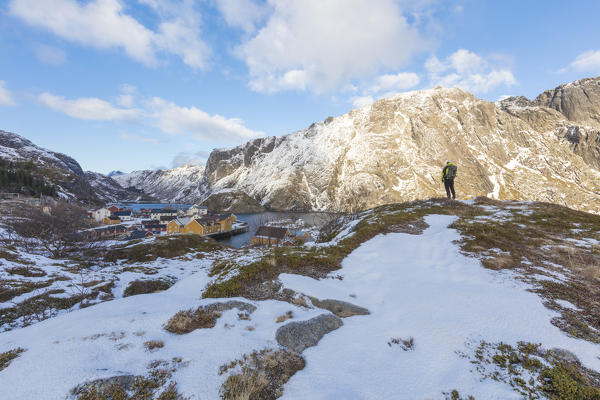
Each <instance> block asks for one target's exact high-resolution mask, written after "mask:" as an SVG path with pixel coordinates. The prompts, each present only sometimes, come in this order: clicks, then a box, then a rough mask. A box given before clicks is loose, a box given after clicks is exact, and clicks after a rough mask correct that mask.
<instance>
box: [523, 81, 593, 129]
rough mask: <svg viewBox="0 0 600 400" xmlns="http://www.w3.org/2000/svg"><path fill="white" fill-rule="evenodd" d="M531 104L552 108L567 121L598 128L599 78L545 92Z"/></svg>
mask: <svg viewBox="0 0 600 400" xmlns="http://www.w3.org/2000/svg"><path fill="white" fill-rule="evenodd" d="M533 104H535V105H539V106H544V107H549V108H553V109H555V110H557V111H559V112H560V113H562V114H563V115H564V116H565V117H567V118H568V119H569V121H573V122H576V123H578V124H582V125H590V126H594V127H596V128H600V77H596V78H587V79H580V80H577V81H575V82H571V83H566V84H564V85H560V86H558V87H556V88H554V89H552V90H546V91H545V92H544V93H542V94H540V95H539V96H538V97H537V98H536V99H535V100H534V101H533Z"/></svg>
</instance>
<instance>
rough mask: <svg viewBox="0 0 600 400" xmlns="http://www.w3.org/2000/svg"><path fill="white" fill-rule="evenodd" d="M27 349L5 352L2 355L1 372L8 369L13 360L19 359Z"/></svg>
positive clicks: (0, 359) (18, 348)
mask: <svg viewBox="0 0 600 400" xmlns="http://www.w3.org/2000/svg"><path fill="white" fill-rule="evenodd" d="M24 351H25V349H22V348H20V347H17V348H16V349H12V350H9V351H5V352H4V353H0V371H2V370H4V369H6V368H7V367H8V366H9V365H10V363H11V362H12V360H14V359H15V358H17V357H19V356H20V355H21V353H22V352H24Z"/></svg>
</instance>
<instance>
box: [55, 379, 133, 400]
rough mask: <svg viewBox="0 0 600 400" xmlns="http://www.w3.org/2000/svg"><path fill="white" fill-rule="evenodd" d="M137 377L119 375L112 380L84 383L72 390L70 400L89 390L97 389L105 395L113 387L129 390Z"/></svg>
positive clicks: (96, 380)
mask: <svg viewBox="0 0 600 400" xmlns="http://www.w3.org/2000/svg"><path fill="white" fill-rule="evenodd" d="M134 378H135V376H133V375H117V376H111V377H110V378H100V379H94V380H93V381H88V382H84V383H82V384H79V385H77V386H75V387H74V388H73V389H71V392H70V396H68V397H67V398H68V399H69V398H70V399H76V398H77V396H79V395H80V394H83V393H85V392H86V391H88V390H89V389H91V388H93V387H95V388H96V390H97V392H98V393H99V394H103V392H104V391H106V390H108V389H109V388H110V387H112V386H120V387H122V388H123V389H125V390H128V389H129V387H130V386H131V383H132V382H133V379H134Z"/></svg>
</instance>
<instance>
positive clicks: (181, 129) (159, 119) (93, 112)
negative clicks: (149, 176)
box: [0, 85, 264, 143]
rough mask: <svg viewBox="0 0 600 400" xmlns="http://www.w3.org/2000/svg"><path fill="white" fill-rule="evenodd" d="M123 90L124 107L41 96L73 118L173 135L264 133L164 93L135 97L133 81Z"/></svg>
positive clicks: (215, 137) (233, 138) (227, 139)
mask: <svg viewBox="0 0 600 400" xmlns="http://www.w3.org/2000/svg"><path fill="white" fill-rule="evenodd" d="M0 87H1V86H0ZM121 93H122V94H121V96H119V97H117V99H116V103H118V104H120V105H121V106H122V107H117V106H115V105H113V104H111V103H110V102H108V101H105V100H102V99H99V98H95V97H91V98H78V99H66V98H64V97H62V96H56V95H53V94H51V93H42V94H40V95H39V96H38V100H39V102H40V103H41V104H43V105H45V106H46V107H48V108H50V109H52V110H54V111H57V112H61V113H63V114H66V115H68V116H70V117H73V118H78V119H84V120H96V121H116V122H136V123H138V124H144V125H147V126H151V127H156V128H158V129H160V130H161V131H163V132H164V133H167V134H169V135H187V136H190V137H193V138H195V139H200V140H205V141H210V142H217V143H219V142H220V143H231V142H237V141H241V140H248V139H254V138H257V137H260V136H264V133H263V132H256V131H253V130H251V129H249V128H247V127H246V126H245V125H244V122H243V121H242V120H240V119H238V118H226V117H223V116H221V115H218V114H215V115H210V114H208V113H207V112H205V111H203V110H200V109H199V108H196V107H194V106H191V107H184V106H179V105H177V104H175V103H173V102H168V101H166V100H164V99H161V98H160V97H153V98H146V99H144V98H142V99H140V100H139V101H137V99H136V98H135V97H133V96H137V90H136V88H135V87H133V86H131V85H122V86H121ZM127 96H132V98H131V99H130V98H129V97H127ZM125 103H127V104H130V106H127V104H125ZM135 103H139V105H140V106H139V107H138V108H133V107H132V106H133V104H135ZM121 137H122V138H123V139H125V140H131V141H138V142H146V143H156V142H155V139H152V138H146V137H142V136H139V135H134V134H128V133H123V134H121Z"/></svg>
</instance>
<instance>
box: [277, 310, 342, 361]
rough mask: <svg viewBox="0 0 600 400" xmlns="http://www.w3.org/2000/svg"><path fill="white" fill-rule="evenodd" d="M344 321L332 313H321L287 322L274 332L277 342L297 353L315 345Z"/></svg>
mask: <svg viewBox="0 0 600 400" xmlns="http://www.w3.org/2000/svg"><path fill="white" fill-rule="evenodd" d="M343 324H344V323H343V322H342V320H341V319H340V318H338V317H336V316H335V315H333V314H321V315H319V316H318V317H315V318H311V319H309V320H308V321H301V322H289V323H287V324H285V325H283V326H282V327H280V328H279V329H277V333H276V334H275V339H277V343H279V344H280V345H281V346H284V347H287V348H288V349H290V350H293V351H295V352H297V353H301V352H302V351H303V350H304V349H306V348H308V347H312V346H316V345H317V343H319V341H320V340H321V338H322V337H323V336H325V335H326V334H327V333H329V332H331V331H334V330H336V329H338V328H339V327H340V326H342V325H343Z"/></svg>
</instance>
